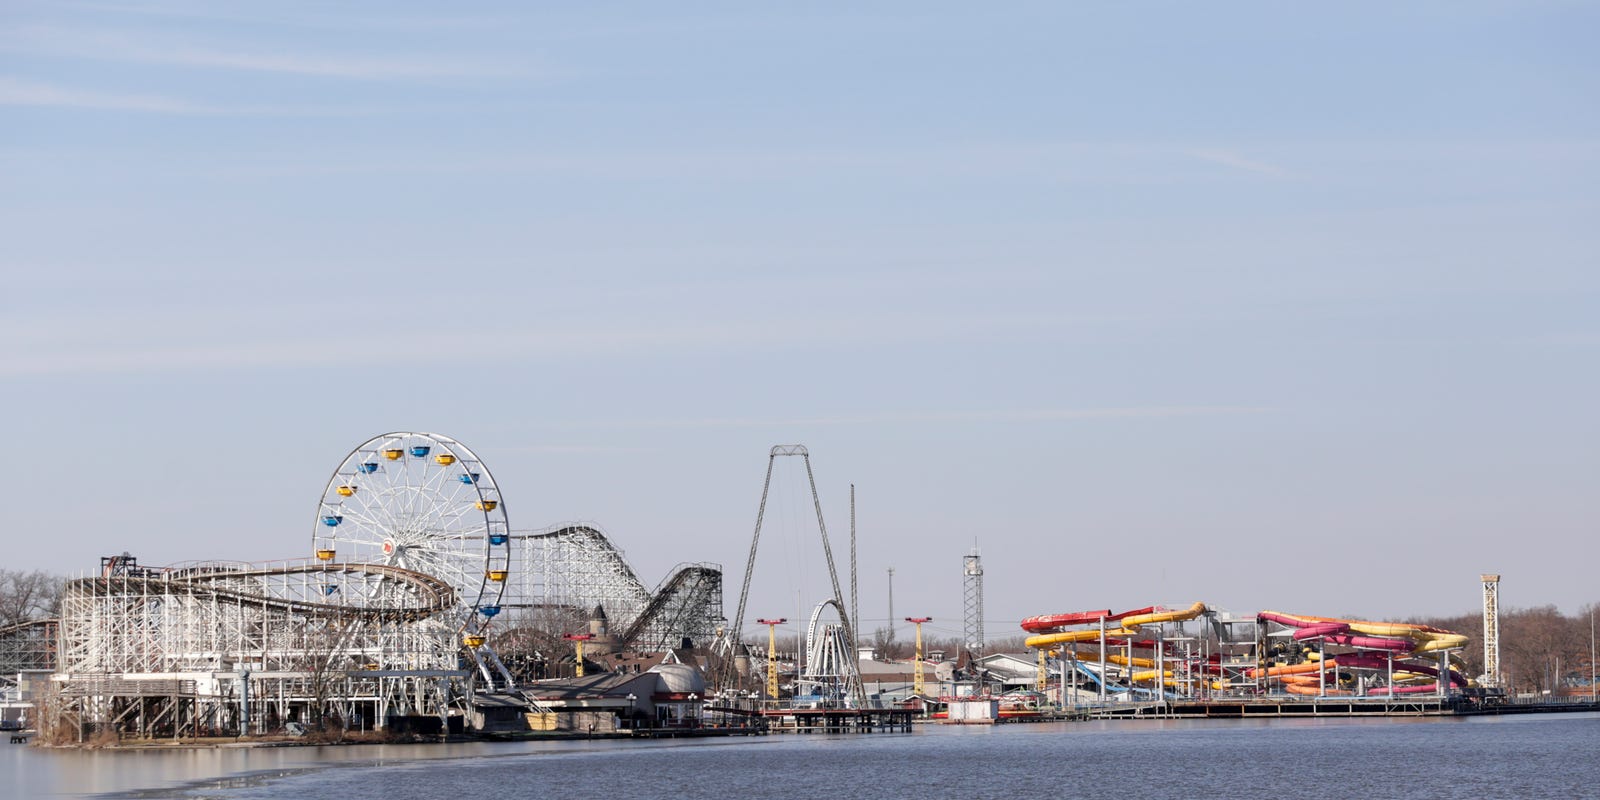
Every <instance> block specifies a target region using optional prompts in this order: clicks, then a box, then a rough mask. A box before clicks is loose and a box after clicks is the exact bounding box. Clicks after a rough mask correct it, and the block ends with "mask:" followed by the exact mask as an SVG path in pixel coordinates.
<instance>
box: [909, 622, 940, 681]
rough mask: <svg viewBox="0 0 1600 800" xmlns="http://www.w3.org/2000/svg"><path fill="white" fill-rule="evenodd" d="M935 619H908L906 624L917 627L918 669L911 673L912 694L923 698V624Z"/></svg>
mask: <svg viewBox="0 0 1600 800" xmlns="http://www.w3.org/2000/svg"><path fill="white" fill-rule="evenodd" d="M932 621H933V617H906V622H910V623H913V624H915V625H916V626H917V651H916V653H917V655H916V667H915V668H914V669H913V670H912V672H911V693H912V694H914V695H916V696H918V697H921V696H922V623H924V622H932Z"/></svg>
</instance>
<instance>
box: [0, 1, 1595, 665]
mask: <svg viewBox="0 0 1600 800" xmlns="http://www.w3.org/2000/svg"><path fill="white" fill-rule="evenodd" d="M1597 23H1600V9H1596V7H1595V6H1593V5H1592V4H1586V3H1563V2H1516V3H1511V2H1464V3H1457V2H1452V3H1443V2H1420V3H1408V4H1401V5H1398V6H1397V5H1395V4H1383V3H1353V4H1335V5H1333V6H1326V7H1324V6H1306V5H1283V4H1272V3H1224V4H1192V3H1148V4H1137V5H1127V4H1105V3H1027V2H1023V3H1016V4H1010V5H1007V6H1005V7H1003V8H996V7H987V8H978V7H976V6H973V5H972V4H963V3H939V2H934V3H926V2H919V3H875V4H837V3H822V4H748V3H684V4H672V6H671V7H670V8H669V7H667V6H662V5H660V4H640V3H616V4H605V5H599V6H596V5H593V4H566V3H559V4H558V3H510V2H508V3H459V4H451V5H450V8H449V9H448V10H447V9H445V8H444V7H442V6H439V5H438V4H432V3H406V2H382V3H379V2H348V3H337V4H331V3H308V2H307V3H298V2H283V3H271V4H261V3H254V4H227V3H215V2H198V1H196V2H185V1H184V0H148V2H129V3H113V2H71V1H63V2H38V1H37V0H10V2H7V3H5V4H4V6H0V281H3V283H0V410H3V411H4V417H5V421H6V423H7V424H8V427H9V430H8V439H9V441H10V442H11V444H10V450H11V453H12V455H11V457H9V458H7V459H5V461H4V462H3V465H0V485H3V486H5V487H6V489H5V493H4V498H5V500H6V502H5V503H4V504H0V536H3V537H4V542H5V546H4V548H0V568H8V569H45V570H50V571H54V572H60V573H69V574H76V573H78V572H80V571H85V570H93V569H95V568H96V566H97V564H98V557H99V556H101V555H109V554H114V553H120V552H123V551H130V552H132V553H134V554H135V555H136V556H138V557H139V559H140V561H141V563H144V564H153V565H159V564H173V563H179V562H185V561H192V560H212V559H232V560H265V559H280V558H300V557H305V556H307V555H309V553H310V549H311V534H312V529H313V525H314V522H315V512H316V504H317V501H318V499H320V497H321V495H322V492H323V489H324V488H325V485H326V483H327V481H328V480H329V476H330V474H331V473H332V471H333V470H334V468H335V467H336V466H338V464H339V463H340V461H341V460H342V459H343V458H344V456H345V454H346V453H348V452H349V451H350V450H351V449H352V448H353V447H355V446H356V445H358V444H360V443H361V442H363V441H365V440H366V439H368V438H369V437H372V436H376V435H378V434H381V433H384V432H388V431H435V432H439V433H442V434H446V435H448V436H451V437H454V438H456V439H458V440H460V441H462V442H464V443H465V444H467V445H468V446H469V447H471V448H472V449H473V450H475V451H476V452H477V453H478V454H479V455H480V456H482V457H483V458H484V460H485V461H486V462H487V464H488V465H489V466H490V468H491V469H492V470H493V474H494V476H495V478H496V480H497V482H498V484H499V485H500V486H501V488H502V492H503V493H504V496H505V498H506V503H507V511H508V514H509V517H510V521H511V525H512V527H513V528H514V529H519V530H532V529H540V528H544V527H547V526H550V525H555V524H558V523H561V522H564V521H572V520H581V521H587V522H590V523H592V524H595V525H598V526H599V527H601V528H602V529H604V530H605V531H606V532H607V533H608V534H609V535H610V536H611V538H612V540H613V541H614V542H615V543H616V545H617V546H618V547H620V548H622V549H623V550H625V552H626V555H627V558H628V560H629V562H630V563H631V564H632V565H633V567H634V569H635V570H637V571H638V572H639V573H640V575H641V577H642V578H643V579H644V580H645V582H646V583H651V584H653V583H655V582H656V581H658V580H660V579H661V578H664V577H665V576H666V575H667V573H668V571H669V570H670V568H671V567H672V566H673V565H675V564H678V563H680V562H686V561H700V562H715V563H720V564H722V565H723V566H724V567H725V570H726V584H727V591H726V594H725V601H724V603H725V608H726V610H727V613H728V614H730V615H731V614H733V611H734V608H735V607H736V605H737V603H738V587H739V585H740V582H741V581H742V579H743V577H744V562H745V558H746V556H747V554H748V552H749V548H750V540H751V536H752V533H753V531H754V525H755V518H756V511H757V505H758V503H759V501H760V499H761V495H762V484H763V478H764V475H765V471H766V468H767V463H768V450H769V448H770V447H772V446H773V445H777V444H792V443H801V444H805V445H806V446H807V447H808V448H809V450H810V453H811V465H812V467H813V470H814V472H815V476H816V481H817V489H818V492H819V494H820V496H821V501H822V506H823V510H824V514H825V520H826V524H827V527H828V530H829V533H830V535H831V536H832V548H833V552H834V554H835V557H836V558H837V559H838V560H839V562H840V570H841V572H843V573H847V571H848V566H847V558H848V556H847V553H848V551H849V544H848V532H849V527H850V523H849V520H850V509H849V495H850V486H851V485H854V486H855V490H856V495H857V504H856V506H857V508H856V510H857V536H858V545H857V546H858V564H859V571H860V580H859V585H860V589H859V591H860V600H859V602H860V606H861V612H860V613H861V617H862V625H863V627H864V628H867V629H872V628H877V627H881V626H883V625H884V624H885V622H886V620H887V619H888V617H889V610H888V608H889V602H890V592H889V585H888V583H889V581H888V570H889V569H890V568H893V569H894V570H895V574H894V581H893V597H892V603H893V609H894V616H895V617H896V618H898V617H902V616H930V617H933V618H934V622H933V623H931V624H930V626H929V633H930V635H935V636H955V635H959V634H960V632H961V631H962V628H963V625H962V615H963V612H964V608H963V578H962V571H961V570H962V560H963V556H965V555H967V554H968V553H969V552H971V551H972V550H973V548H975V547H976V548H977V549H978V551H979V552H980V553H981V556H982V559H983V565H984V569H985V587H984V604H985V611H984V618H985V632H986V634H987V635H988V636H990V637H999V636H1008V635H1013V634H1017V633H1020V629H1019V628H1018V627H1017V625H1016V622H1017V621H1018V620H1019V619H1021V618H1022V617H1024V616H1028V615H1033V614H1042V613H1058V612H1067V611H1077V610H1086V609H1095V608H1111V609H1115V610H1121V609H1126V608H1133V607H1141V606H1146V605H1151V604H1167V605H1174V606H1187V605H1188V604H1189V603H1192V602H1194V601H1196V600H1200V601H1204V602H1207V603H1209V604H1212V605H1214V606H1217V607H1221V608H1225V609H1227V610H1230V611H1232V612H1234V613H1237V614H1241V615H1247V614H1253V613H1254V612H1255V611H1257V610H1260V609H1277V610H1283V611H1288V612H1292V613H1304V614H1312V615H1326V616H1334V615H1361V616H1370V617H1380V618H1402V617H1409V616H1414V615H1434V614H1458V613H1467V612H1471V611H1473V610H1474V609H1476V608H1477V607H1478V605H1479V603H1480V584H1479V574H1480V573H1482V572H1498V573H1501V574H1502V575H1503V581H1502V584H1501V590H1500V602H1501V605H1502V607H1504V608H1517V607H1532V606H1540V605H1544V604H1555V605H1557V606H1559V607H1560V608H1562V609H1564V610H1566V611H1568V612H1569V613H1571V612H1574V611H1576V610H1577V609H1578V608H1579V607H1581V606H1583V605H1585V604H1588V603H1592V602H1595V601H1596V600H1600V593H1597V592H1596V591H1595V590H1594V589H1593V585H1594V583H1593V571H1592V570H1593V567H1592V565H1593V563H1594V562H1595V560H1596V556H1597V555H1600V552H1597V551H1600V545H1597V544H1596V541H1597V538H1600V537H1597V536H1596V533H1597V530H1596V529H1597V527H1600V503H1597V500H1596V497H1597V493H1596V490H1595V487H1596V486H1597V484H1600V450H1597V448H1596V446H1595V444H1596V441H1597V434H1600V424H1597V421H1596V409H1600V374H1597V370H1596V369H1595V364H1596V361H1597V357H1600V269H1597V266H1600V265H1597V258H1596V256H1597V254H1600V247H1597V245H1600V225H1597V224H1596V221H1597V220H1600V202H1597V199H1600V196H1597V190H1596V187H1597V186H1600V102H1596V100H1597V98H1600V70H1597V66H1600V51H1596V49H1595V48H1594V47H1593V46H1592V44H1593V42H1592V39H1593V37H1592V33H1593V31H1594V30H1596V29H1597ZM803 466H804V465H803V463H802V462H797V461H796V460H795V459H780V463H779V464H777V465H776V469H775V477H774V488H773V498H774V499H773V501H772V503H771V504H770V505H769V508H768V511H767V516H766V518H765V521H764V527H763V532H762V539H761V542H762V547H761V548H760V550H759V551H758V554H757V560H756V569H755V572H754V574H753V581H752V583H753V589H752V592H751V597H750V600H749V604H748V608H749V613H748V616H749V617H750V618H751V619H752V620H753V619H754V618H755V617H757V616H774V615H781V616H788V617H797V616H800V615H802V614H804V613H807V611H808V610H809V608H810V606H811V605H812V604H814V603H815V602H818V601H820V600H822V599H824V598H825V597H826V596H827V595H828V594H829V592H828V591H827V590H826V588H825V587H826V582H825V579H824V576H825V571H824V570H823V568H822V566H821V561H820V555H818V554H817V552H816V551H817V549H818V544H817V536H816V530H815V518H814V515H812V514H811V509H810V506H809V499H808V498H807V497H806V495H808V494H809V489H808V488H807V487H806V486H805V484H804V470H803ZM842 577H843V579H844V580H845V581H846V582H847V581H848V576H847V574H846V575H844V576H842ZM750 625H751V623H747V626H750ZM901 630H902V636H905V635H908V633H909V626H905V625H904V624H902V625H901Z"/></svg>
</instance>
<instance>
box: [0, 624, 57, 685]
mask: <svg viewBox="0 0 1600 800" xmlns="http://www.w3.org/2000/svg"><path fill="white" fill-rule="evenodd" d="M60 622H61V621H60V620H57V619H35V620H28V621H27V622H17V623H13V624H10V625H6V626H4V627H0V677H3V676H11V677H15V675H16V673H18V672H21V671H23V670H34V669H55V665H56V657H55V655H56V629H57V627H58V626H59V625H60Z"/></svg>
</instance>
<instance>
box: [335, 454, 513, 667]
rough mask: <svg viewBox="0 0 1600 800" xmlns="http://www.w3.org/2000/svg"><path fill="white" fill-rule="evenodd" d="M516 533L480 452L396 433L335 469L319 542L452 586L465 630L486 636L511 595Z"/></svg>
mask: <svg viewBox="0 0 1600 800" xmlns="http://www.w3.org/2000/svg"><path fill="white" fill-rule="evenodd" d="M510 530H511V529H510V524H509V523H508V521H507V517H506V505H505V501H504V500H503V499H502V498H501V496H500V489H499V487H498V486H497V485H496V484H495V482H494V476H493V475H492V474H490V472H489V469H488V467H487V466H486V465H484V463H483V461H482V460H481V459H479V458H478V456H477V454H475V453H473V452H472V450H470V449H468V448H467V446H466V445H463V444H462V443H460V442H458V441H456V440H454V439H451V438H450V437H448V436H441V435H439V434H436V433H410V432H395V433H386V434H384V435H382V436H377V437H374V438H372V439H369V440H367V441H366V442H364V443H362V444H361V445H360V446H359V447H357V448H356V449H354V450H352V451H350V454H349V455H348V456H346V457H345V459H344V461H343V462H342V463H340V464H339V467H338V469H335V470H334V472H333V476H332V477H331V478H329V479H328V484H327V486H326V488H324V490H323V493H322V499H321V501H320V502H319V503H318V505H317V519H316V522H315V530H314V532H313V534H312V546H313V548H314V552H315V555H316V557H317V558H318V559H319V560H321V561H325V562H331V561H334V560H338V561H342V562H351V563H375V564H386V565H389V566H395V567H403V568H405V569H410V570H415V571H417V572H421V573H425V574H427V575H432V576H433V577H435V578H438V579H440V580H442V581H444V582H446V583H448V584H449V585H450V586H451V588H453V589H454V590H455V593H456V598H457V603H458V612H459V613H458V614H457V616H458V618H459V623H460V625H459V627H460V628H461V629H462V630H463V631H466V632H468V633H470V634H476V633H479V632H481V631H483V629H485V628H486V627H487V626H488V625H489V623H490V621H492V620H493V619H494V617H495V615H496V614H498V613H499V611H500V608H501V605H502V600H503V598H504V597H505V595H506V583H507V582H508V579H509V577H510V570H511V536H510ZM468 638H471V637H470V636H469V637H468Z"/></svg>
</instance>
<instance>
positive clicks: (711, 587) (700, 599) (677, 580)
mask: <svg viewBox="0 0 1600 800" xmlns="http://www.w3.org/2000/svg"><path fill="white" fill-rule="evenodd" d="M713 593H714V594H715V596H716V598H717V601H718V605H720V601H721V595H722V570H721V569H720V568H718V567H716V566H713V565H710V564H679V565H678V566H677V567H675V568H674V571H673V573H672V575H671V576H670V577H668V578H667V579H666V580H665V581H662V582H661V585H660V586H659V587H657V588H656V591H655V593H654V594H653V595H651V597H650V602H649V604H647V605H646V606H645V607H644V610H643V611H641V612H639V616H638V618H637V619H635V620H634V621H633V624H631V625H629V626H628V628H627V630H626V631H624V632H623V634H622V643H623V645H624V646H632V645H634V644H635V642H636V641H637V640H638V639H639V637H640V636H641V635H643V634H644V633H645V632H646V631H649V630H652V629H654V630H657V631H669V632H670V631H682V630H686V629H687V628H688V626H689V625H691V624H692V620H691V619H690V617H691V616H693V614H694V612H695V611H697V610H698V609H699V607H700V606H701V605H702V604H703V603H705V602H708V601H709V600H710V597H711V595H712V594H713ZM650 644H653V645H656V646H662V645H667V646H670V645H671V644H673V643H671V642H665V643H660V642H655V643H650Z"/></svg>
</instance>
